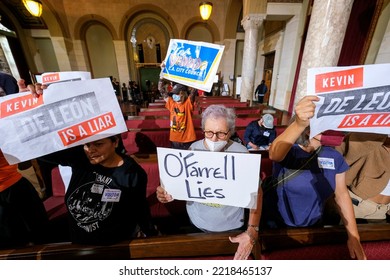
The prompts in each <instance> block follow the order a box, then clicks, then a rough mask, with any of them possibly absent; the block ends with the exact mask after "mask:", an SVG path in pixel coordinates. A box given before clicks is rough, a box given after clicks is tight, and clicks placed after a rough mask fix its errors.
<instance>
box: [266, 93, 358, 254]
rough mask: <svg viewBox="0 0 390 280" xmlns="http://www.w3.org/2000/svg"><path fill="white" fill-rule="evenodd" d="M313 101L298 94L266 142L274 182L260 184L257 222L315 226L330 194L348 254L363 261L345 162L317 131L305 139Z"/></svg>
mask: <svg viewBox="0 0 390 280" xmlns="http://www.w3.org/2000/svg"><path fill="white" fill-rule="evenodd" d="M318 100H319V98H318V97H317V96H306V97H304V98H302V99H301V100H300V101H299V102H298V104H297V105H296V107H295V115H294V117H293V118H292V121H291V123H290V125H289V126H288V127H287V128H286V130H285V131H284V132H283V133H282V134H280V135H279V136H278V137H277V138H276V139H275V140H274V141H273V142H272V144H271V147H270V150H269V158H270V159H271V160H273V161H274V166H273V174H272V178H274V180H273V183H272V184H271V185H269V186H268V187H267V188H265V186H263V187H264V190H263V191H264V200H263V214H262V225H264V226H267V227H273V228H275V227H310V226H321V225H322V218H323V213H324V208H325V203H326V202H327V200H328V199H329V198H332V197H334V200H335V203H336V205H337V209H338V212H339V214H340V217H341V219H342V222H343V224H344V226H345V228H346V231H347V234H348V241H347V246H348V249H349V253H350V256H351V258H353V259H355V258H356V259H366V255H365V253H364V250H363V248H362V246H361V244H360V237H359V232H358V230H357V226H356V221H355V216H354V212H353V207H352V202H351V199H350V197H349V194H348V189H347V186H346V183H345V172H346V171H347V170H348V168H349V167H348V164H347V163H346V162H345V160H344V158H343V157H342V155H341V154H340V153H339V152H337V151H336V150H335V149H334V148H332V147H327V146H322V145H321V137H322V135H321V134H318V135H316V136H314V137H313V138H311V139H310V138H309V134H310V127H309V124H310V119H311V118H312V117H313V116H314V113H315V103H314V102H316V101H318Z"/></svg>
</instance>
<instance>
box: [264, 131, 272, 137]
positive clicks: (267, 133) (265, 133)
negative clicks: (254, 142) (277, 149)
mask: <svg viewBox="0 0 390 280" xmlns="http://www.w3.org/2000/svg"><path fill="white" fill-rule="evenodd" d="M270 134H271V133H269V131H264V133H263V135H264V136H265V137H269V135H270Z"/></svg>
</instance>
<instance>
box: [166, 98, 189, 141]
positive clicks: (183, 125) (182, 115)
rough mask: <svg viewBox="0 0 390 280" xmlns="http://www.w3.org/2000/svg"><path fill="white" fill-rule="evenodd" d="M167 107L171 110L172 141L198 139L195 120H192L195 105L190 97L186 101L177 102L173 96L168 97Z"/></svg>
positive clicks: (170, 138)
mask: <svg viewBox="0 0 390 280" xmlns="http://www.w3.org/2000/svg"><path fill="white" fill-rule="evenodd" d="M165 107H166V108H167V109H168V110H169V112H170V116H169V119H170V126H171V131H170V133H169V140H170V141H172V142H180V143H188V142H192V141H195V140H196V134H195V128H194V122H193V121H192V112H193V111H194V106H193V104H192V103H191V100H190V98H187V100H186V101H184V103H177V102H175V101H173V99H172V98H171V97H169V98H168V100H167V103H166V104H165Z"/></svg>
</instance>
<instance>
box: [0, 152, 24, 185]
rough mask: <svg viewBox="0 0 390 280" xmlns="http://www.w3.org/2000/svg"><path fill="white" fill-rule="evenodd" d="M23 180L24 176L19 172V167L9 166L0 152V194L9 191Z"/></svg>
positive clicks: (15, 165)
mask: <svg viewBox="0 0 390 280" xmlns="http://www.w3.org/2000/svg"><path fill="white" fill-rule="evenodd" d="M21 178H22V175H21V174H20V173H19V172H18V165H17V164H13V165H9V164H8V162H7V160H6V159H5V157H4V155H3V153H2V152H1V151H0V192H2V191H4V190H6V189H8V188H9V187H10V186H12V185H13V184H15V183H16V182H17V181H19V180H20V179H21Z"/></svg>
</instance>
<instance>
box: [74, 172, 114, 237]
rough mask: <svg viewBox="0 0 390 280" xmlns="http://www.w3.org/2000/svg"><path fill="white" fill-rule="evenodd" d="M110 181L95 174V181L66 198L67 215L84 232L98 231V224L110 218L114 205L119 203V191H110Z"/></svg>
mask: <svg viewBox="0 0 390 280" xmlns="http://www.w3.org/2000/svg"><path fill="white" fill-rule="evenodd" d="M111 181H112V179H111V178H109V177H107V176H103V175H99V174H96V179H95V181H91V182H88V183H85V184H83V185H81V186H80V187H78V188H77V189H76V190H74V191H73V192H72V193H71V194H70V195H69V197H68V200H67V205H68V210H69V213H70V214H71V215H72V217H73V218H74V219H75V220H76V221H77V225H78V226H79V227H80V228H82V229H84V230H85V231H86V232H92V231H95V230H97V229H99V223H100V222H101V221H103V220H105V219H107V218H108V217H109V216H110V214H111V212H112V208H113V206H114V203H117V202H119V199H120V194H121V191H120V190H114V189H110V188H109V186H108V185H109V184H110V183H111Z"/></svg>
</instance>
